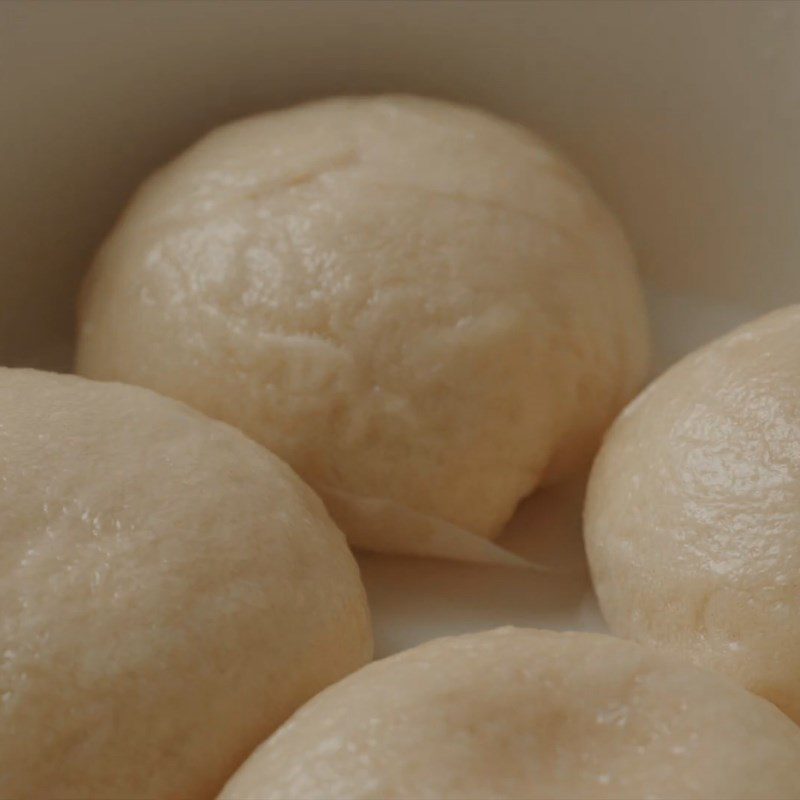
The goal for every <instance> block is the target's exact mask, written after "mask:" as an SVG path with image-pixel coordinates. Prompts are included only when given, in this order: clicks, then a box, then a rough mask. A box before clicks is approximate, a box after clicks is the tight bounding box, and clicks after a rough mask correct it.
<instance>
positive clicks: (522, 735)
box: [221, 628, 800, 800]
mask: <svg viewBox="0 0 800 800" xmlns="http://www.w3.org/2000/svg"><path fill="white" fill-rule="evenodd" d="M798 765H800V729H798V728H797V726H796V725H794V723H792V722H791V721H790V720H789V719H787V718H786V717H785V716H783V714H781V713H780V712H779V711H778V710H777V709H776V708H775V707H774V706H772V705H770V704H769V703H767V702H766V701H765V700H762V699H761V698H759V697H756V696H754V695H751V694H749V693H748V692H746V691H745V690H744V689H742V688H740V687H739V686H736V685H735V684H733V683H729V682H728V681H727V680H726V679H725V678H723V677H721V676H719V675H715V674H713V673H710V672H702V671H700V670H698V669H696V668H694V667H690V666H687V665H682V664H679V663H677V662H672V661H671V660H669V659H667V658H665V657H664V656H661V655H658V654H655V653H653V652H649V651H647V650H645V649H643V648H642V647H640V646H639V645H636V644H634V643H632V642H625V641H623V640H621V639H614V638H612V637H610V636H600V635H596V634H587V633H553V632H545V631H536V630H521V629H514V628H501V629H499V630H496V631H492V632H490V633H480V634H473V635H469V636H459V637H455V638H447V639H438V640H436V641H433V642H430V643H428V644H425V645H423V646H421V647H417V648H415V649H413V650H409V651H407V652H405V653H401V654H400V655H398V656H394V657H392V658H389V659H386V660H385V661H379V662H376V663H374V664H371V665H370V666H368V667H365V668H364V669H362V670H360V671H359V672H357V673H356V674H355V675H351V676H350V677H349V678H347V679H345V680H344V681H342V682H341V683H339V684H337V685H336V686H332V687H331V688H329V689H327V690H326V691H324V692H323V693H322V694H321V695H319V696H318V697H316V698H314V699H313V700H312V701H311V702H310V703H308V704H307V705H306V706H304V707H303V708H302V709H301V710H300V711H298V712H297V714H295V716H294V717H292V719H291V720H290V721H289V722H288V723H287V724H286V725H284V726H283V727H282V728H281V729H280V730H279V731H278V732H277V733H276V734H275V735H274V736H273V737H272V738H271V739H269V740H268V741H267V742H265V743H264V744H263V745H262V746H261V747H260V748H259V749H258V750H256V751H255V753H253V755H252V756H251V757H250V758H249V759H248V760H247V761H246V762H245V764H244V765H243V766H242V767H241V769H240V770H239V771H238V772H237V773H236V774H235V775H234V777H233V778H232V779H231V780H230V781H229V783H228V784H227V786H226V787H225V789H224V790H223V792H222V795H221V797H222V798H224V800H366V799H367V798H374V799H375V800H384V798H389V797H391V798H395V800H449V798H468V800H482V799H483V798H486V799H487V800H488V798H492V800H506V799H508V800H511V799H512V798H514V800H516V799H517V798H526V800H537V798H538V799H540V800H579V799H580V800H589V799H590V798H597V799H598V800H599V799H600V798H607V799H608V800H627V799H628V798H631V800H641V798H643V797H647V798H651V800H661V799H662V798H663V800H674V798H677V797H680V798H682V799H683V800H690V799H691V798H702V800H717V799H718V800H763V798H765V797H769V798H774V800H790V799H793V798H797V797H800V769H798Z"/></svg>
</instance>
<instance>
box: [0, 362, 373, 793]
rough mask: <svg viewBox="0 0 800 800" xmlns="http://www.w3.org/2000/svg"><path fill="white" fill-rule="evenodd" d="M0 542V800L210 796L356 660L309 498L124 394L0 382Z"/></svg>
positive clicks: (349, 621)
mask: <svg viewBox="0 0 800 800" xmlns="http://www.w3.org/2000/svg"><path fill="white" fill-rule="evenodd" d="M0 528H2V531H3V536H2V538H1V539H0V608H2V614H1V615H0V797H3V798H61V799H63V800H68V799H69V798H73V799H74V800H78V799H80V800H100V799H101V798H102V800H110V798H134V797H135V798H154V799H155V798H157V799H158V800H166V799H167V798H179V797H184V798H193V799H194V798H198V799H200V800H202V798H208V797H213V796H214V794H215V793H216V792H217V791H219V789H220V787H221V786H222V784H223V782H224V781H225V779H226V778H227V777H228V776H229V775H230V774H231V772H232V771H233V770H234V769H235V768H236V766H237V765H238V764H240V763H241V761H242V759H243V758H244V757H245V756H246V755H247V753H249V752H250V751H251V750H252V749H253V747H255V746H256V744H258V742H259V741H261V740H262V739H263V738H264V736H266V735H267V734H269V733H270V732H271V731H272V730H273V729H274V728H276V727H277V726H278V725H279V724H280V723H281V722H283V721H284V720H285V719H286V717H288V716H289V714H291V713H292V712H293V711H294V710H295V709H296V708H297V707H298V706H299V705H300V704H301V703H303V702H305V701H306V700H307V699H308V698H310V697H311V696H312V695H314V694H315V693H316V692H318V691H319V690H320V689H322V688H323V687H324V686H326V685H327V684H329V683H332V682H333V681H336V680H337V679H339V678H341V677H342V676H344V675H346V674H347V673H348V672H350V671H352V670H354V669H356V668H358V667H360V666H361V665H362V664H364V663H365V662H366V661H367V660H369V658H370V655H371V635H370V628H369V619H368V614H367V609H366V605H365V598H364V591H363V588H362V586H361V583H360V580H359V576H358V571H357V568H356V565H355V563H354V561H353V559H352V557H351V555H350V553H349V552H348V550H347V547H346V544H345V541H344V537H343V536H342V534H341V533H340V532H339V531H338V530H337V529H336V528H335V527H334V525H333V523H332V522H331V521H330V519H329V517H328V516H327V514H326V512H325V510H324V508H323V506H322V504H321V502H320V501H319V500H318V498H316V497H315V496H314V495H313V493H312V492H311V491H310V490H309V489H308V488H307V487H306V486H304V485H303V484H302V483H301V481H300V480H299V479H298V478H297V477H296V476H295V475H294V473H293V472H292V471H291V470H290V469H289V468H288V467H287V466H286V465H285V464H283V463H282V462H281V461H279V460H278V459H277V458H275V457H274V456H272V455H271V454H270V453H268V452H267V451H266V450H264V449H263V448H262V447H260V446H259V445H257V444H255V443H254V442H251V441H249V440H248V439H246V438H245V437H244V436H243V435H242V434H241V433H240V432H239V431H236V430H234V429H233V428H230V427H228V426H227V425H223V424H221V423H219V422H214V421H211V420H209V419H206V418H204V417H202V416H201V415H200V414H198V413H197V412H195V411H192V410H191V409H189V408H186V407H185V406H183V405H182V404H180V403H176V402H175V401H173V400H168V399H166V398H163V397H158V396H157V395H155V394H153V393H152V392H149V391H147V390H145V389H139V388H133V387H129V386H121V385H117V384H102V383H94V382H92V381H87V380H84V379H82V378H76V377H67V376H60V375H52V374H48V373H43V372H34V371H28V370H7V369H2V370H0Z"/></svg>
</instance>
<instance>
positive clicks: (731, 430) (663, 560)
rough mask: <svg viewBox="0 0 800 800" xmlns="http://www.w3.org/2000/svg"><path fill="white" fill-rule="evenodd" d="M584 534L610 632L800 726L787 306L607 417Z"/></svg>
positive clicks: (799, 311) (799, 314) (795, 353)
mask: <svg viewBox="0 0 800 800" xmlns="http://www.w3.org/2000/svg"><path fill="white" fill-rule="evenodd" d="M585 522H586V525H585V528H586V543H587V550H588V555H589V561H590V565H591V570H592V575H593V578H594V583H595V587H596V589H597V594H598V596H599V599H600V604H601V606H602V609H603V613H604V614H605V617H606V619H607V620H608V622H609V624H610V626H611V628H612V630H613V631H614V632H615V633H618V634H620V635H622V636H626V637H630V638H634V639H637V640H639V641H641V642H643V643H646V644H649V645H652V646H655V647H660V648H663V649H666V650H670V651H673V652H675V653H676V654H678V655H680V656H682V657H688V658H690V659H691V660H693V661H695V662H696V663H697V664H700V665H703V666H707V667H710V668H713V669H716V670H719V671H721V672H724V673H726V674H728V675H729V676H731V677H732V678H734V679H736V680H737V681H739V682H740V683H742V684H744V685H745V686H746V687H747V688H749V689H750V690H751V691H754V692H756V693H758V694H762V695H764V696H765V697H767V698H769V699H770V700H772V701H773V702H774V703H775V704H776V705H778V706H779V707H780V708H782V709H783V710H784V711H786V713H787V714H789V715H790V716H792V717H793V718H794V719H795V720H796V721H798V722H800V306H791V307H789V308H785V309H781V310H780V311H776V312H774V313H772V314H769V315H767V316H766V317H762V318H761V319H758V320H756V321H755V322H751V323H749V324H747V325H744V326H742V327H741V328H738V329H737V330H735V331H733V332H732V333H730V334H728V335H727V336H725V337H723V338H722V339H719V340H717V341H715V342H712V343H711V344H710V345H708V346H706V347H704V348H703V349H701V350H699V351H697V352H696V353H693V354H691V355H689V356H687V357H686V358H685V359H684V360H683V361H681V362H679V363H678V364H677V365H676V366H674V367H673V368H672V369H671V370H669V371H668V372H667V373H665V374H664V375H663V376H662V377H661V378H659V379H658V380H657V381H655V383H653V384H652V385H651V386H650V387H649V388H648V389H646V390H645V391H644V392H643V394H642V395H641V396H640V397H639V398H637V399H636V400H635V401H634V402H633V403H632V404H631V405H630V406H629V407H628V408H627V409H626V410H625V411H624V412H623V413H622V414H621V415H620V418H619V419H618V420H617V422H616V423H615V424H614V426H613V428H612V429H611V431H610V432H609V434H608V436H607V438H606V441H605V444H604V445H603V448H602V450H601V452H600V454H599V455H598V458H597V461H596V463H595V466H594V468H593V472H592V477H591V481H590V485H589V493H588V500H587V506H586V512H585Z"/></svg>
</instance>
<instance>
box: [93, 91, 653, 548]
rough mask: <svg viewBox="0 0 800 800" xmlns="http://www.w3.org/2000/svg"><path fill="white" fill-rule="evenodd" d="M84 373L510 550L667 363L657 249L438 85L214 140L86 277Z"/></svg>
mask: <svg viewBox="0 0 800 800" xmlns="http://www.w3.org/2000/svg"><path fill="white" fill-rule="evenodd" d="M80 320H81V324H80V336H79V348H78V359H77V367H78V371H80V372H81V373H83V374H85V375H88V376H90V377H94V378H100V379H110V380H122V381H125V382H129V383H136V384H141V385H143V386H148V387H150V388H153V389H155V390H157V391H159V392H161V393H163V394H167V395H170V396H174V397H177V398H179V399H181V400H184V401H186V402H187V403H189V404H190V405H193V406H195V407H197V408H199V409H201V410H202V411H204V412H206V413H208V414H209V415H210V416H213V417H217V418H220V419H223V420H225V421H227V422H229V423H231V424H233V425H236V426H238V427H240V428H241V429H242V430H244V431H245V432H246V433H248V434H249V435H250V436H251V437H252V438H254V439H255V440H256V441H260V442H262V443H264V444H266V445H267V446H268V447H269V448H270V449H272V450H273V451H274V452H276V453H277V454H278V455H279V456H281V457H282V458H284V459H285V460H286V461H287V462H288V463H290V464H291V465H292V466H293V467H294V468H295V469H296V470H297V471H298V473H299V474H300V475H301V476H302V477H303V478H304V479H305V480H307V481H308V482H309V483H310V484H311V485H312V486H313V487H314V488H315V489H316V490H317V491H318V492H319V493H320V494H321V495H322V496H323V499H325V501H326V503H327V504H328V506H329V508H330V510H331V513H332V514H333V516H334V518H335V519H337V521H339V522H340V524H341V526H342V527H343V528H344V530H345V532H346V533H347V535H348V537H349V538H350V540H351V542H352V543H353V544H355V545H358V546H362V547H367V548H371V549H375V550H383V551H391V552H398V551H399V552H412V553H426V554H433V555H445V556H447V555H450V556H458V557H462V558H479V559H481V558H486V557H490V554H491V553H492V547H491V546H490V545H489V543H488V542H487V539H488V538H491V537H494V536H495V535H496V534H497V533H498V532H499V531H500V529H501V528H502V526H503V524H504V522H505V521H506V520H507V519H508V518H509V516H510V515H511V514H512V512H513V510H514V507H515V505H516V504H517V502H518V501H519V500H520V498H521V497H523V496H525V495H527V494H528V493H529V492H530V491H531V490H532V489H533V488H535V487H536V486H537V485H538V484H540V483H541V482H543V481H550V480H555V479H557V478H558V477H559V476H561V475H562V474H565V473H568V472H570V471H571V470H572V469H574V468H575V467H576V466H577V465H579V464H583V463H584V462H586V463H588V461H589V460H590V458H591V456H592V455H593V454H594V451H595V449H596V447H597V444H598V443H599V438H600V434H601V433H602V431H603V430H604V428H605V427H606V426H607V425H608V423H610V421H611V420H612V419H613V417H614V415H615V414H616V412H617V411H618V410H619V409H620V408H621V407H622V405H624V403H625V402H626V401H627V400H628V399H629V398H630V397H631V396H632V395H633V393H634V392H635V390H636V389H637V388H638V385H639V383H640V381H641V380H642V379H643V377H644V372H645V365H646V360H647V349H648V343H647V339H648V337H647V331H646V322H645V312H644V306H643V302H642V298H641V294H640V289H639V286H638V281H637V278H636V275H635V270H634V263H633V257H632V255H631V252H630V249H629V247H628V245H627V243H626V241H625V238H624V236H623V234H622V232H621V231H620V228H619V227H618V225H617V223H616V221H615V220H614V219H613V217H612V216H611V214H610V213H609V212H608V210H607V209H606V208H605V206H604V205H603V204H602V203H601V202H600V200H599V199H598V198H597V197H596V195H595V194H594V193H593V191H592V190H591V188H590V187H589V185H588V184H587V182H586V181H585V180H584V179H583V178H582V177H581V175H580V174H578V173H577V172H576V171H575V169H573V168H572V167H571V166H570V165H569V164H568V163H567V162H566V161H565V160H564V159H562V158H561V157H560V156H559V155H557V154H556V153H555V152H554V151H553V150H552V149H551V148H549V147H548V146H546V145H545V144H543V143H542V142H541V141H540V140H538V139H537V138H535V137H534V136H532V135H531V134H530V133H529V132H528V131H526V130H525V129H523V128H521V127H518V126H516V125H512V124H510V123H507V122H504V121H501V120H499V119H496V118H494V117H492V116H490V115H488V114H485V113H482V112H479V111H476V110H472V109H467V108H462V107H459V106H455V105H451V104H449V103H444V102H439V101H433V100H424V99H420V98H413V97H373V98H339V99H333V100H328V101H322V102H316V103H312V104H308V105H304V106H299V107H296V108H292V109H289V110H285V111H280V112H275V113H269V114H264V115H261V116H258V117H254V118H251V119H246V120H243V121H240V122H236V123H234V124H231V125H227V126H225V127H223V128H220V129H219V130H217V131H215V132H213V133H212V134H210V135H209V136H207V137H206V138H204V139H202V140H201V141H200V142H199V143H198V144H196V145H195V146H194V147H192V148H191V149H190V150H188V151H187V152H186V153H184V154H183V155H182V156H180V157H179V158H178V159H176V160H175V161H174V162H173V163H171V164H170V165H169V166H167V167H166V168H165V169H163V170H161V171H160V172H159V173H157V174H156V175H155V176H154V177H153V178H151V179H150V180H149V181H148V182H147V183H146V184H145V185H144V186H143V188H142V189H141V190H140V191H139V193H138V194H137V195H136V197H135V199H134V200H133V202H132V204H131V206H130V207H129V209H128V211H127V212H126V213H125V215H124V216H123V218H122V219H121V221H120V222H119V223H118V225H117V227H116V229H115V230H114V231H113V233H112V235H111V236H110V238H109V239H108V241H107V242H106V244H105V246H104V247H103V248H102V250H101V252H100V253H99V255H98V257H97V259H96V261H95V263H94V265H93V269H92V271H91V274H90V277H89V279H88V282H87V284H86V286H85V290H84V294H83V302H82V308H81V313H80Z"/></svg>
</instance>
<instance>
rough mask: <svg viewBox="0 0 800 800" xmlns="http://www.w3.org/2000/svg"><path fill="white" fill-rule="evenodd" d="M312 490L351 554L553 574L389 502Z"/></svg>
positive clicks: (322, 488)
mask: <svg viewBox="0 0 800 800" xmlns="http://www.w3.org/2000/svg"><path fill="white" fill-rule="evenodd" d="M315 488H316V491H317V493H318V494H319V495H320V497H321V498H322V499H323V501H324V502H325V505H326V507H327V508H328V511H329V513H330V515H331V516H332V517H333V518H334V520H335V521H336V523H337V524H338V525H339V526H340V527H341V528H342V530H345V531H347V541H348V543H349V544H350V546H351V547H353V548H355V549H357V550H366V551H369V552H373V553H384V554H392V555H405V556H423V557H433V558H443V559H451V560H454V561H466V562H471V563H476V564H494V565H498V566H509V567H524V568H527V569H533V570H535V571H537V572H543V573H551V572H554V570H552V569H550V568H549V567H547V566H545V565H543V564H537V563H535V562H533V561H530V560H528V559H526V558H523V557H522V556H519V555H517V554H516V553H512V552H511V551H510V550H506V548H504V547H501V546H500V545H498V544H496V543H495V542H493V541H491V540H489V539H484V538H483V537H481V536H478V535H477V534H474V533H470V532H469V531H467V530H464V529H463V528H460V527H459V526H457V525H453V524H452V523H451V522H447V521H446V520H443V519H439V518H438V517H433V516H430V515H428V514H423V513H422V512H419V511H414V510H413V509H411V508H408V507H407V506H404V505H402V504H401V503H396V502H394V501H393V500H388V499H385V498H382V497H365V496H363V495H357V494H353V493H351V492H346V491H342V490H341V489H334V488H332V487H330V486H319V485H318V486H316V487H315Z"/></svg>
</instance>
